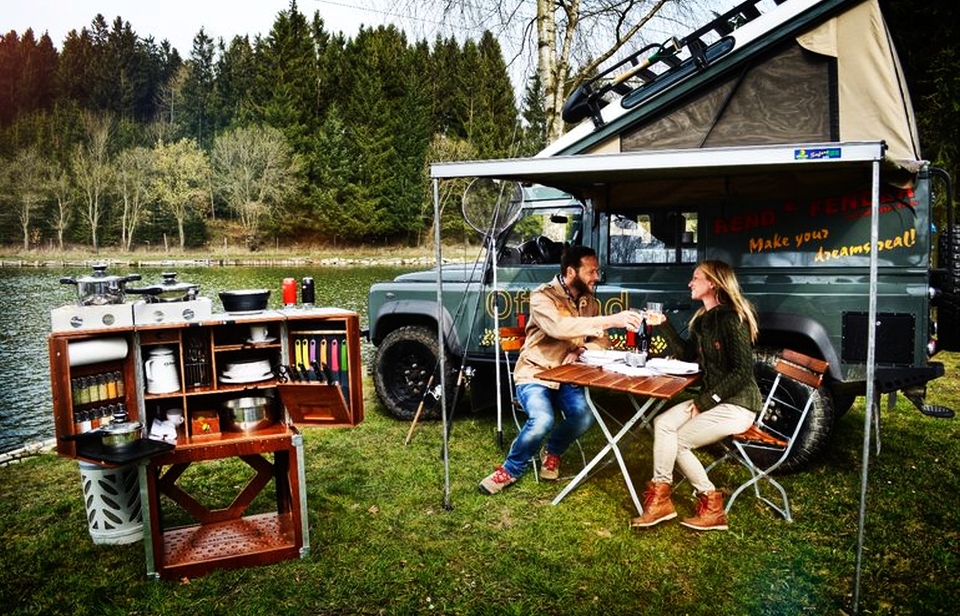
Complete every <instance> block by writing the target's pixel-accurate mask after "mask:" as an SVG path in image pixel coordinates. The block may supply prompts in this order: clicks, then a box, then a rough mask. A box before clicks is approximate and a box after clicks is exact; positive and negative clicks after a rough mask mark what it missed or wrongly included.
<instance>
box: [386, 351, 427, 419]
mask: <svg viewBox="0 0 960 616" xmlns="http://www.w3.org/2000/svg"><path fill="white" fill-rule="evenodd" d="M385 359H386V360H387V362H386V363H387V365H388V366H389V368H388V369H387V372H386V374H385V377H386V378H385V379H384V385H385V386H386V387H387V389H388V390H389V391H390V397H391V399H393V400H396V401H397V402H398V403H399V404H400V405H401V406H403V407H404V408H407V409H409V410H413V409H415V408H416V407H417V406H418V405H419V404H420V400H421V399H423V395H424V392H425V391H426V390H427V383H428V382H429V381H430V375H431V373H432V372H433V364H434V363H435V362H434V357H433V354H432V353H431V352H430V351H429V349H427V348H425V347H424V346H423V345H421V344H418V343H415V342H406V343H403V344H400V345H398V346H397V348H396V349H394V351H393V352H391V353H390V354H389V356H388V357H386V358H385Z"/></svg>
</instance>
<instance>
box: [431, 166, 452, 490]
mask: <svg viewBox="0 0 960 616" xmlns="http://www.w3.org/2000/svg"><path fill="white" fill-rule="evenodd" d="M433 244H434V253H435V254H436V261H437V349H438V354H439V355H440V358H439V361H440V392H441V394H440V417H441V419H442V422H441V423H442V424H443V508H444V509H453V504H452V503H451V502H450V448H449V445H450V443H449V439H448V437H447V435H448V434H449V433H450V431H449V430H448V427H447V396H446V395H445V394H446V391H447V362H446V356H447V354H446V353H444V352H443V350H444V349H445V348H446V347H445V346H444V344H445V341H444V332H443V254H442V251H441V249H440V180H439V179H437V178H434V180H433Z"/></svg>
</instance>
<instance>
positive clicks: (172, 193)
mask: <svg viewBox="0 0 960 616" xmlns="http://www.w3.org/2000/svg"><path fill="white" fill-rule="evenodd" d="M154 156H155V159H154V164H155V169H156V175H155V176H154V181H153V184H152V191H153V193H154V194H155V195H156V198H157V201H159V202H160V205H161V207H163V208H164V209H165V210H166V211H167V212H169V213H170V214H171V215H172V216H173V217H174V218H175V219H176V221H177V233H178V235H179V237H180V250H183V249H184V248H185V247H186V243H187V238H186V233H185V223H186V221H187V218H189V217H190V216H191V215H193V214H195V215H198V216H202V215H203V212H204V211H206V204H205V203H204V198H205V197H206V195H207V192H206V190H205V187H206V185H207V176H208V175H209V173H210V162H209V161H208V160H207V155H206V154H204V152H203V150H201V149H200V148H199V146H197V142H196V141H194V140H193V139H181V140H180V141H177V142H176V143H169V144H167V143H163V142H162V141H161V142H158V143H157V145H156V147H155V148H154Z"/></svg>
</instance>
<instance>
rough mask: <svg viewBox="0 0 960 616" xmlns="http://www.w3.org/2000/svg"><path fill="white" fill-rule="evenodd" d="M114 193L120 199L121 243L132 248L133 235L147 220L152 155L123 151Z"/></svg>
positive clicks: (137, 151)
mask: <svg viewBox="0 0 960 616" xmlns="http://www.w3.org/2000/svg"><path fill="white" fill-rule="evenodd" d="M116 170H117V176H116V180H117V193H118V194H119V195H120V203H121V205H122V213H121V215H120V243H121V244H123V248H124V250H127V251H129V250H130V249H131V247H132V246H133V235H134V233H135V232H136V230H137V227H139V226H140V223H141V222H143V220H144V218H145V217H146V215H147V213H148V210H147V207H146V206H147V203H148V202H149V199H150V189H151V182H152V180H153V178H152V175H153V152H152V151H150V150H148V149H146V148H142V147H136V148H131V149H129V150H124V151H123V152H121V153H120V155H119V156H118V157H117V165H116Z"/></svg>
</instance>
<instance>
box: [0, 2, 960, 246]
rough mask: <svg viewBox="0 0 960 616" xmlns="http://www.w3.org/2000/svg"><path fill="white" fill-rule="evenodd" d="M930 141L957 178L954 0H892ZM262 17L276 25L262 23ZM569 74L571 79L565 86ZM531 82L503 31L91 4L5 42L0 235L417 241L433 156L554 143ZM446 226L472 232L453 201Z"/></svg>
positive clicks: (301, 242)
mask: <svg viewBox="0 0 960 616" xmlns="http://www.w3.org/2000/svg"><path fill="white" fill-rule="evenodd" d="M881 6H882V8H883V10H884V14H885V16H886V18H887V21H888V23H889V24H890V27H891V31H892V33H893V36H894V38H895V43H896V45H897V48H898V51H899V53H900V56H901V60H902V62H903V65H904V71H905V74H906V76H907V80H908V83H909V84H910V88H911V93H912V95H913V103H914V106H915V108H916V113H917V118H918V125H919V130H920V143H921V144H922V147H923V155H924V156H925V157H926V158H928V159H929V160H931V161H933V162H934V163H935V164H939V165H941V166H944V167H946V168H947V170H948V171H949V172H951V173H952V174H953V175H954V176H956V172H957V160H958V153H957V144H958V143H960V111H958V104H960V103H958V101H960V77H958V76H957V72H956V68H955V67H956V66H957V57H958V55H960V52H958V46H957V42H956V41H955V37H954V36H953V34H954V29H955V24H956V19H955V16H956V8H955V7H953V6H952V5H951V6H940V5H931V4H924V5H922V6H920V7H917V6H916V5H915V4H913V3H907V2H905V1H904V0H881ZM265 31H267V30H266V29H265ZM575 85H576V84H575V83H568V84H567V85H566V87H567V88H568V89H570V88H573V87H574V86H575ZM544 118H545V114H544V112H543V93H542V88H541V87H540V85H539V80H538V79H537V78H536V77H533V78H531V79H530V80H529V81H528V83H527V84H526V88H525V92H524V95H523V100H517V96H516V95H515V93H514V88H513V85H512V83H511V80H510V76H509V74H508V70H507V66H506V64H505V62H504V58H503V54H502V51H501V48H500V45H499V43H498V42H497V40H496V38H495V37H494V36H493V35H492V34H491V33H490V32H489V31H485V32H484V33H483V34H482V35H481V36H480V39H479V40H477V41H474V40H464V41H458V40H456V39H453V38H440V37H438V38H437V39H436V40H433V41H427V40H416V41H410V40H407V37H406V35H405V34H404V33H403V32H401V31H400V30H398V29H396V28H395V27H393V26H381V27H378V28H371V29H361V30H360V31H359V32H358V33H357V34H356V35H355V36H354V37H352V38H347V37H345V36H344V35H343V34H341V33H336V34H335V33H331V32H328V31H327V30H326V29H325V27H324V22H323V20H322V18H321V17H320V15H319V13H314V15H313V16H312V17H307V16H306V15H304V14H303V13H301V11H300V10H299V8H298V5H297V2H296V0H291V2H290V5H289V8H288V10H286V11H282V12H280V13H279V14H278V15H277V16H276V18H275V20H274V23H273V24H272V27H270V28H269V30H268V33H267V34H266V35H262V36H258V37H255V38H254V39H253V40H250V38H249V37H234V38H233V39H232V40H230V41H223V40H217V41H214V40H212V39H211V38H210V37H209V36H207V35H206V34H205V32H204V31H203V30H202V29H201V30H200V31H199V32H198V33H197V34H196V36H195V37H194V40H193V46H192V48H191V49H190V50H189V54H188V55H187V56H186V57H182V56H181V55H180V52H179V51H178V50H176V49H173V48H171V46H170V45H169V43H167V42H166V41H161V42H159V43H158V42H157V41H156V40H154V39H153V38H152V37H147V38H143V37H140V36H138V35H137V33H136V30H135V26H134V25H133V24H130V23H129V22H127V21H125V20H123V18H122V17H120V16H117V17H116V18H114V19H113V21H108V20H107V18H106V17H104V16H103V15H97V16H96V17H95V18H94V19H93V20H92V22H91V23H90V24H89V25H88V26H85V27H80V28H79V29H78V30H73V31H71V32H70V33H69V34H68V35H67V36H66V38H65V40H64V41H62V42H61V44H60V46H59V49H58V48H57V46H56V44H55V42H54V41H52V40H50V38H49V36H47V35H46V34H44V35H41V36H39V38H38V37H37V36H36V34H35V33H34V31H33V30H32V29H28V30H26V31H24V32H22V33H17V32H15V31H10V32H8V33H7V34H5V35H3V36H2V37H0V159H2V161H3V164H2V166H0V223H2V226H0V245H4V246H7V247H9V248H12V249H17V250H25V251H30V250H60V249H65V248H82V249H93V250H94V251H98V250H99V249H100V248H101V247H110V248H111V249H119V250H124V251H135V250H141V249H150V248H156V247H163V248H164V249H168V250H169V249H171V248H173V249H175V248H178V247H179V248H180V249H185V248H202V247H206V246H209V245H211V244H213V245H218V246H219V245H231V246H233V247H244V248H246V249H250V250H257V249H259V248H260V247H263V246H278V247H292V248H296V247H299V246H316V245H324V246H349V245H387V246H390V245H397V246H399V245H405V246H418V245H421V244H423V243H424V242H429V241H430V233H429V230H430V225H431V224H432V218H433V209H432V203H431V196H430V186H429V182H428V181H427V169H428V166H429V164H430V163H431V162H434V161H441V160H466V159H486V158H498V157H510V156H525V155H532V154H534V153H536V152H537V151H539V150H540V149H541V148H542V147H543V146H544V145H546V139H545V134H546V131H545V130H544V126H545V124H544ZM443 225H444V232H445V233H456V234H457V235H458V238H459V236H460V234H463V233H465V232H464V228H463V223H462V222H461V220H460V216H459V208H458V207H457V206H456V205H451V206H450V207H445V208H444V217H443Z"/></svg>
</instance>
